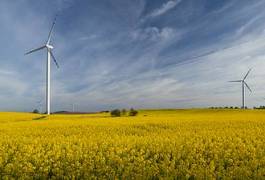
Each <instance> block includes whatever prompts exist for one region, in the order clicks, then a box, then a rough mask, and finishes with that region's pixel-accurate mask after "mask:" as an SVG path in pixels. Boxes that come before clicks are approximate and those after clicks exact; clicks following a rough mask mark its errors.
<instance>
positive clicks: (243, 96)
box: [229, 69, 252, 109]
mask: <svg viewBox="0 0 265 180" xmlns="http://www.w3.org/2000/svg"><path fill="white" fill-rule="evenodd" d="M250 71H251V69H249V70H248V72H247V74H246V75H245V76H244V78H243V79H242V80H236V81H229V82H239V83H241V84H242V109H245V108H246V106H245V86H246V87H247V89H248V90H249V91H250V92H252V90H251V89H250V87H249V86H248V84H247V83H246V81H245V80H246V78H247V77H248V75H249V73H250Z"/></svg>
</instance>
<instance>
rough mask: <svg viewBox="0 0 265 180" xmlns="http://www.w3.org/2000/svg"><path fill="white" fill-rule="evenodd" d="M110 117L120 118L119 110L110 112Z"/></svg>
mask: <svg viewBox="0 0 265 180" xmlns="http://www.w3.org/2000/svg"><path fill="white" fill-rule="evenodd" d="M110 114H111V116H112V117H120V116H121V111H120V110H119V109H114V110H112V111H111V112H110Z"/></svg>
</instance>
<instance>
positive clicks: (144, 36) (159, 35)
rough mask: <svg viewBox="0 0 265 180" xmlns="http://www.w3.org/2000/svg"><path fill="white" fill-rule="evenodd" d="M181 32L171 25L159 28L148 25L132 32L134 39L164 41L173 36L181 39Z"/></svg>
mask: <svg viewBox="0 0 265 180" xmlns="http://www.w3.org/2000/svg"><path fill="white" fill-rule="evenodd" d="M180 35H181V33H180V32H177V31H176V30H175V29H173V28H170V27H164V28H162V29H159V28H158V27H147V28H144V29H137V30H135V31H134V32H132V38H133V39H134V40H150V41H163V40H171V39H173V38H175V40H176V38H177V39H179V37H180Z"/></svg>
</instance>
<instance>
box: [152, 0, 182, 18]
mask: <svg viewBox="0 0 265 180" xmlns="http://www.w3.org/2000/svg"><path fill="white" fill-rule="evenodd" d="M179 3H181V0H175V1H172V0H170V1H168V2H166V3H164V4H163V5H162V7H160V8H158V9H156V10H154V11H153V12H152V13H151V14H150V17H156V16H161V15H163V14H165V13H166V12H168V11H169V10H171V9H173V8H174V7H176V6H177V5H178V4H179Z"/></svg>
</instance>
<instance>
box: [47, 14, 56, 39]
mask: <svg viewBox="0 0 265 180" xmlns="http://www.w3.org/2000/svg"><path fill="white" fill-rule="evenodd" d="M56 19H57V15H56V16H55V18H54V21H53V23H52V27H51V30H50V32H49V36H48V40H47V43H46V44H50V41H51V36H52V31H53V28H54V25H55V23H56Z"/></svg>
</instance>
